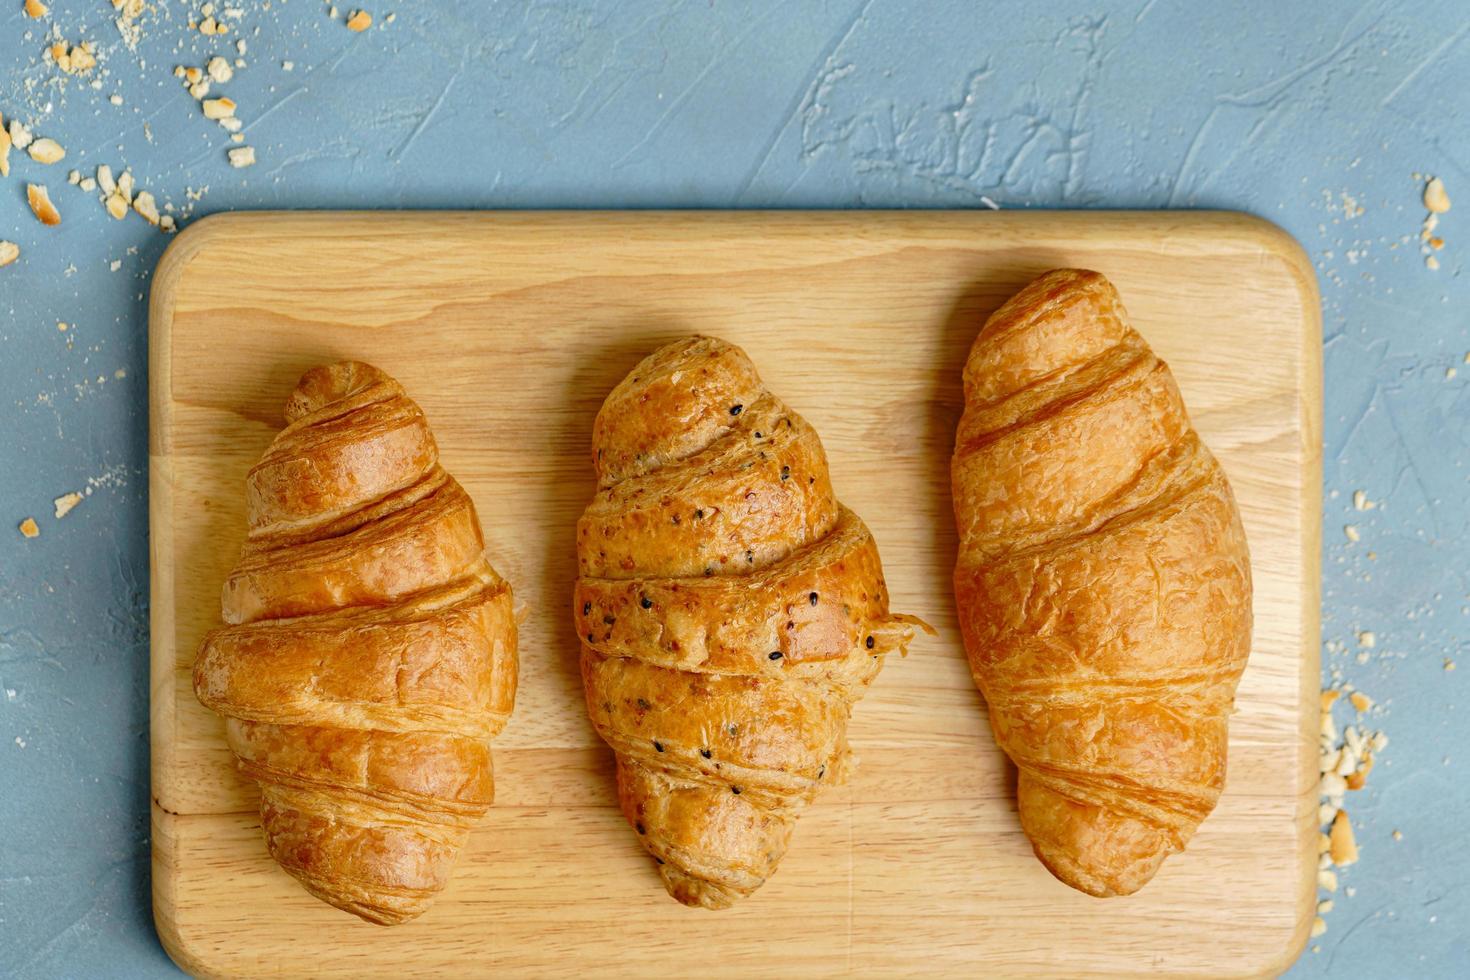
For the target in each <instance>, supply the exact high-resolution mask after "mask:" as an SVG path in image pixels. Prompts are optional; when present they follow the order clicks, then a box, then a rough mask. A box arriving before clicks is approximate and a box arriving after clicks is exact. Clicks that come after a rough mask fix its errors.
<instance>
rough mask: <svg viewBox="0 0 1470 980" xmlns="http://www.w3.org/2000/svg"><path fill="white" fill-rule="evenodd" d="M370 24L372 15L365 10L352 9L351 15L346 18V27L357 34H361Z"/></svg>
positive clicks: (371, 24) (371, 23)
mask: <svg viewBox="0 0 1470 980" xmlns="http://www.w3.org/2000/svg"><path fill="white" fill-rule="evenodd" d="M372 26H373V15H372V14H370V13H368V12H367V11H366V10H354V11H353V12H352V16H350V17H348V18H347V29H348V30H349V31H353V32H354V33H357V34H361V33H362V32H363V31H365V30H367V29H368V28H369V27H372Z"/></svg>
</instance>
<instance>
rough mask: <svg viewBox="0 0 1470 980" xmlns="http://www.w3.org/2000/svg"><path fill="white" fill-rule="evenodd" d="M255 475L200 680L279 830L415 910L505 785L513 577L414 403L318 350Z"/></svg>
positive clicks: (315, 884)
mask: <svg viewBox="0 0 1470 980" xmlns="http://www.w3.org/2000/svg"><path fill="white" fill-rule="evenodd" d="M285 414H286V421H287V423H288V425H287V426H286V428H285V429H284V430H282V431H281V433H280V434H279V435H278V436H276V439H275V441H274V442H272V443H271V445H270V448H269V449H267V450H266V453H265V455H264V457H262V459H261V460H260V462H259V463H257V464H256V465H255V467H254V468H253V469H251V471H250V474H249V476H248V478H247V480H246V485H247V494H248V496H247V513H248V519H249V535H248V537H247V538H246V540H245V545H244V548H243V549H242V550H241V554H240V560H239V561H238V562H237V563H236V565H235V568H234V570H233V571H232V572H231V573H230V576H229V578H228V580H227V581H226V582H225V586H224V597H223V614H224V620H225V622H226V623H228V624H229V625H227V626H225V627H224V628H222V629H217V630H215V631H213V632H211V633H210V634H209V635H207V636H206V637H205V638H204V642H203V644H202V646H201V647H200V650H199V657H198V659H197V660H196V661H195V665H194V690H195V692H196V693H197V694H198V697H199V700H200V701H202V702H203V703H204V704H205V705H206V706H207V707H209V708H211V709H212V710H214V711H216V712H218V713H219V714H221V715H224V716H225V719H226V722H225V726H226V734H227V736H228V738H229V742H230V747H231V748H232V749H233V750H234V752H235V755H236V756H237V758H238V761H239V764H240V767H241V769H242V770H243V772H244V773H245V774H246V775H248V776H250V777H251V778H252V779H254V780H255V781H256V782H257V783H259V784H260V792H261V800H260V819H261V826H262V828H263V829H264V831H265V838H266V844H267V845H268V847H269V848H270V852H271V855H272V856H273V857H274V858H275V859H276V860H277V861H278V862H280V864H281V866H282V867H283V868H285V869H286V870H287V871H288V872H290V873H291V874H292V875H294V876H295V877H296V878H298V879H299V880H300V881H301V883H302V884H303V885H305V886H306V889H307V890H308V891H310V892H311V893H312V894H313V895H315V896H317V897H318V898H320V899H322V900H323V901H326V902H330V903H331V904H332V905H335V906H337V907H338V908H340V909H345V910H346V911H348V912H352V913H353V914H355V915H358V916H361V917H362V918H364V919H367V920H369V921H371V922H377V923H380V924H384V925H391V924H394V923H398V922H403V921H406V920H408V919H411V918H413V917H414V916H416V915H418V914H420V913H421V912H423V911H424V909H425V908H427V907H428V905H429V903H430V902H431V901H433V899H434V896H435V895H437V894H438V893H439V891H440V890H442V889H443V888H444V885H445V884H446V883H447V881H448V878H449V874H450V871H451V870H452V868H453V865H454V861H455V859H456V858H457V857H458V855H459V851H460V849H461V847H462V846H463V844H464V842H465V838H466V837H467V836H468V835H469V831H470V828H471V827H472V826H473V825H474V823H475V822H476V821H477V820H478V819H479V818H480V817H481V816H483V815H484V813H485V811H486V809H487V808H488V807H489V806H490V803H491V799H492V797H493V791H494V782H493V779H492V775H491V767H490V745H489V740H490V739H491V738H492V737H493V736H495V735H496V734H497V733H498V732H499V731H500V730H501V729H502V728H504V727H505V723H506V721H507V719H508V718H509V717H510V712H511V708H512V706H513V704H514V701H515V688H516V624H515V617H514V614H513V612H512V608H511V607H512V601H511V591H510V586H509V585H508V584H507V583H506V582H505V581H504V580H503V579H502V578H501V577H500V576H499V575H498V574H496V572H495V569H493V568H492V567H490V563H489V561H488V560H487V559H486V558H485V556H484V553H483V552H484V541H483V540H482V538H481V534H480V524H479V521H478V519H477V518H476V516H475V507H474V504H473V503H472V502H471V501H470V498H469V495H468V494H466V493H465V492H464V490H463V489H462V488H461V487H460V485H459V484H458V483H456V482H455V480H454V478H453V477H451V476H450V475H449V474H448V473H446V472H444V470H443V469H442V468H440V466H439V463H438V456H439V453H438V447H437V446H436V445H435V443H434V437H433V434H432V433H431V432H430V431H429V426H428V422H427V420H426V419H425V418H424V413H423V412H422V411H421V410H420V409H419V407H418V405H416V404H414V402H413V401H412V400H411V399H409V398H408V397H407V396H406V395H405V394H404V393H403V389H402V388H401V387H400V386H399V385H398V383H397V382H396V381H394V380H393V379H392V378H389V377H388V376H387V375H385V374H383V373H382V372H381V371H379V370H378V369H377V368H374V367H372V366H370V365H367V364H361V363H357V362H352V361H348V362H344V363H341V364H334V365H331V366H327V367H317V368H313V369H312V370H310V371H308V372H306V374H305V375H304V376H302V378H301V381H300V383H299V384H298V385H297V386H296V390H295V391H294V392H292V394H291V397H290V399H289V400H288V401H287V403H286V413H285Z"/></svg>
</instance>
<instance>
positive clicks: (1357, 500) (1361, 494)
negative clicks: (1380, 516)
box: [1353, 490, 1378, 510]
mask: <svg viewBox="0 0 1470 980" xmlns="http://www.w3.org/2000/svg"><path fill="white" fill-rule="evenodd" d="M1377 506H1378V504H1376V503H1375V502H1373V501H1371V500H1369V499H1368V493H1367V491H1365V490H1354V491H1353V507H1354V508H1356V509H1357V510H1372V509H1373V508H1374V507H1377Z"/></svg>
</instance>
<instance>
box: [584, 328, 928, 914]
mask: <svg viewBox="0 0 1470 980" xmlns="http://www.w3.org/2000/svg"><path fill="white" fill-rule="evenodd" d="M592 442H593V450H594V465H595V467H596V470H597V476H598V485H599V489H598V492H597V494H596V496H595V497H594V498H593V500H592V503H591V504H589V505H588V507H587V509H586V511H585V512H584V513H583V515H582V518H581V520H580V521H579V522H578V525H577V553H578V561H579V570H580V577H579V578H578V580H577V584H576V589H575V595H574V604H573V609H574V615H575V618H576V627H577V632H578V634H579V635H580V636H581V638H582V677H583V681H584V686H585V690H586V695H587V710H588V714H589V716H590V717H591V720H592V723H593V725H594V727H595V728H596V729H597V733H598V734H599V735H600V736H601V737H602V738H603V739H604V740H605V741H606V742H607V743H608V745H610V746H611V747H612V749H613V751H614V753H615V754H616V757H617V785H618V799H619V802H620V804H621V807H622V810H623V814H624V816H625V817H626V818H627V820H628V822H629V823H630V824H632V825H633V827H634V829H635V830H636V831H637V833H638V836H639V840H640V841H641V843H642V845H643V847H644V848H645V849H646V850H647V851H648V852H649V853H650V854H651V855H652V856H653V857H654V859H655V860H656V861H657V863H658V871H659V874H660V875H661V876H662V878H663V881H664V885H665V887H666V888H667V889H668V891H669V893H670V894H671V895H672V896H673V897H674V898H675V899H677V900H678V901H680V902H682V903H684V904H685V905H690V906H702V907H704V908H709V909H721V908H727V907H729V906H730V905H731V904H732V903H734V902H735V901H736V900H737V899H739V898H742V897H744V896H746V895H749V894H750V893H751V892H753V891H755V889H757V888H759V887H760V886H761V884H762V883H764V882H765V880H766V879H767V878H768V877H770V875H771V874H772V872H774V871H775V869H776V865H777V864H778V863H779V862H780V860H781V858H782V856H783V855H784V854H785V852H786V847H787V843H788V841H789V839H790V836H791V831H792V827H793V826H794V824H795V821H796V818H797V817H798V815H799V814H800V813H801V811H802V809H803V808H804V807H805V806H806V805H807V804H809V803H810V802H811V801H812V799H813V797H814V796H815V795H816V792H817V789H818V787H820V786H821V785H822V784H823V783H831V782H835V781H839V780H841V779H842V778H843V777H844V774H845V768H846V764H847V756H848V749H847V738H846V734H847V722H848V716H849V714H850V712H851V710H852V706H853V704H854V703H856V702H857V701H858V700H859V699H860V698H861V697H862V696H863V694H864V693H865V692H866V689H867V686H868V684H869V683H870V682H871V681H872V680H873V678H874V677H875V676H876V675H877V674H878V671H879V670H880V669H881V668H882V665H883V658H884V656H885V655H887V654H889V653H892V652H894V651H900V652H901V651H903V649H904V647H905V645H906V644H907V643H908V641H909V639H910V637H911V633H912V630H911V629H910V627H909V623H910V622H911V620H910V618H909V617H902V616H894V615H890V613H889V611H888V591H887V587H886V586H885V584H884V581H883V571H882V567H881V565H880V563H879V560H878V550H877V546H876V545H875V544H874V541H873V537H872V535H871V534H869V533H868V529H867V527H866V526H864V524H863V522H862V521H861V520H859V519H858V517H857V515H856V514H854V513H853V512H852V511H850V510H847V509H846V508H845V507H843V506H842V505H841V504H839V503H838V502H837V499H836V497H834V496H833V493H832V485H831V482H830V481H829V479H828V474H827V460H826V456H825V455H824V453H823V451H822V444H821V441H820V440H819V439H818V438H817V434H816V432H815V431H814V430H813V429H812V427H811V426H810V425H808V424H807V423H806V421H805V420H804V419H803V418H802V417H801V416H800V415H797V414H796V413H795V412H793V411H792V410H791V409H789V408H787V407H786V406H785V405H784V404H782V402H781V400H780V399H778V398H776V397H775V396H774V395H772V394H771V393H770V392H768V391H767V390H766V388H765V386H764V385H763V384H762V383H761V380H760V378H759V376H757V374H756V371H755V367H754V365H752V364H751V362H750V359H749V358H748V357H747V356H746V355H745V352H744V351H742V350H741V349H740V348H738V347H735V346H733V345H731V344H728V343H725V342H724V341H721V340H716V339H713V338H709V337H692V338H689V339H686V340H683V341H679V342H677V343H673V344H670V345H668V346H666V347H662V348H660V349H659V350H657V351H655V352H654V353H653V354H652V355H650V356H649V357H647V358H645V359H644V360H643V361H642V362H641V363H640V364H639V365H638V366H637V367H635V368H634V369H633V371H632V372H631V373H630V374H629V375H628V376H627V377H626V378H624V379H623V381H622V382H621V383H620V384H619V385H618V386H617V387H616V388H614V389H613V391H612V393H611V394H610V395H608V397H607V400H606V402H604V404H603V406H602V409H601V411H599V412H598V414H597V419H596V422H595V423H594V426H593V439H592Z"/></svg>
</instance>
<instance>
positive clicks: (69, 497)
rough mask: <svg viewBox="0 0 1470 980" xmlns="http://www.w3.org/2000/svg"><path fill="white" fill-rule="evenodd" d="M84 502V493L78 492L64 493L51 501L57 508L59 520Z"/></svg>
mask: <svg viewBox="0 0 1470 980" xmlns="http://www.w3.org/2000/svg"><path fill="white" fill-rule="evenodd" d="M81 502H82V495H81V494H79V493H76V492H72V493H64V494H62V495H61V496H59V497H57V498H56V499H55V500H53V501H51V503H52V506H54V507H55V508H56V519H57V520H58V521H59V520H61V519H62V518H63V517H65V516H66V515H67V514H70V513H71V510H72V508H73V507H75V506H76V505H77V504H79V503H81Z"/></svg>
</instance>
